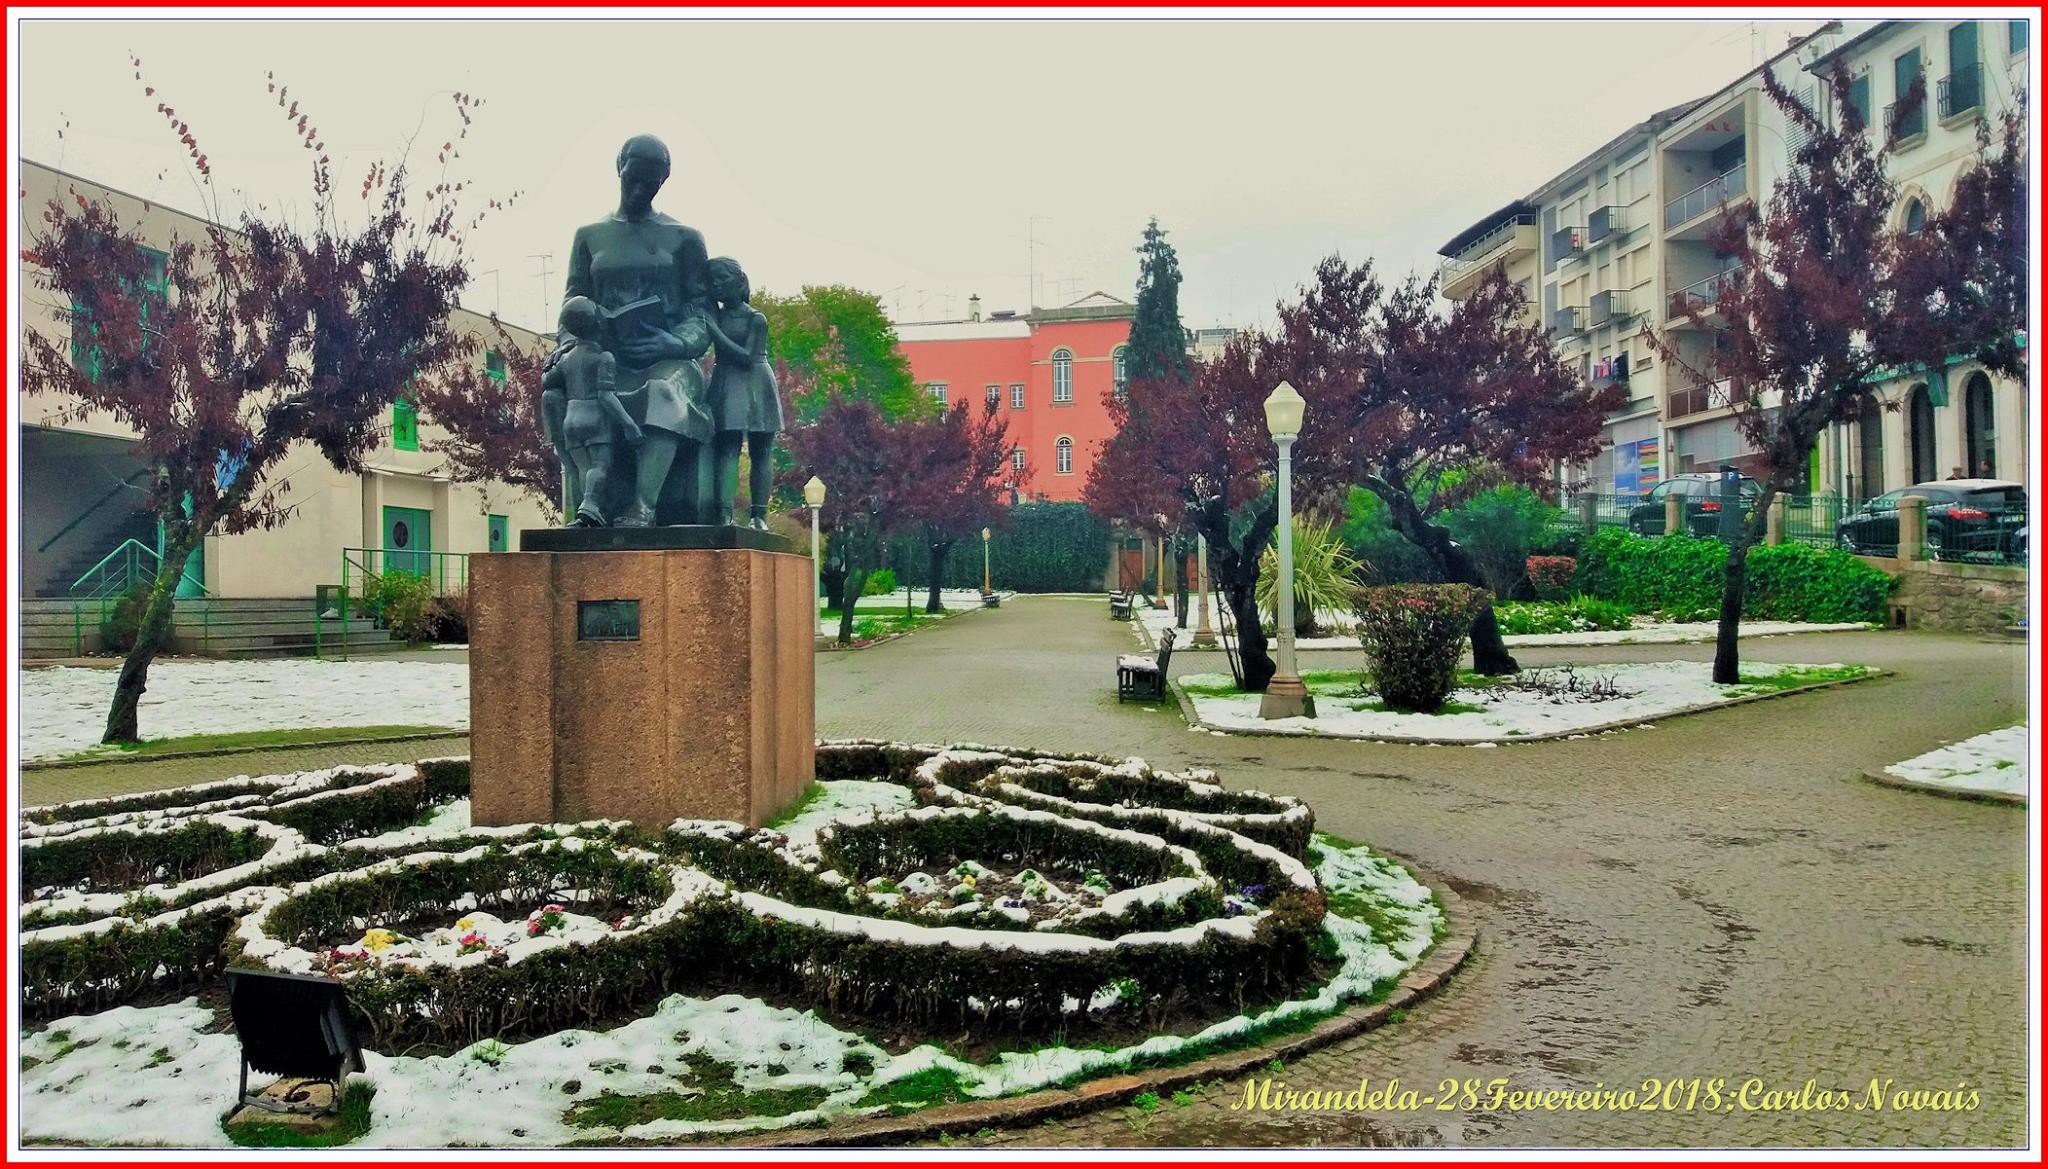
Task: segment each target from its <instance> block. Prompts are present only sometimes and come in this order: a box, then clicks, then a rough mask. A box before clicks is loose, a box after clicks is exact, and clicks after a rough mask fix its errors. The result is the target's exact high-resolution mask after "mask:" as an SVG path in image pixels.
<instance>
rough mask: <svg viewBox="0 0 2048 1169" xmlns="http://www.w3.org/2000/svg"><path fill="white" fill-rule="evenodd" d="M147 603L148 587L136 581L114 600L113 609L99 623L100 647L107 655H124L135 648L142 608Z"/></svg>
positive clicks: (140, 623) (140, 632)
mask: <svg viewBox="0 0 2048 1169" xmlns="http://www.w3.org/2000/svg"><path fill="white" fill-rule="evenodd" d="M148 601H149V586H148V585H147V584H145V583H144V582H142V581H136V582H135V583H134V584H132V585H129V586H128V591H127V592H125V593H122V594H121V595H120V596H119V597H116V598H115V599H114V607H113V608H112V609H110V610H108V611H107V615H106V617H105V618H103V619H102V620H101V621H100V646H101V647H102V648H103V649H105V650H106V651H107V652H108V653H117V654H124V653H127V652H128V651H129V650H131V649H134V648H135V639H136V638H137V637H139V636H141V634H142V608H143V606H144V605H145V604H147V603H148Z"/></svg>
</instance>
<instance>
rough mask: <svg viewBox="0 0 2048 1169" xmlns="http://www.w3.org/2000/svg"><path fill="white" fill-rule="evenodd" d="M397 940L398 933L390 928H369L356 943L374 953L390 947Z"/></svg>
mask: <svg viewBox="0 0 2048 1169" xmlns="http://www.w3.org/2000/svg"><path fill="white" fill-rule="evenodd" d="M397 941H398V935H397V934H394V933H392V932H391V931H390V930H370V931H368V932H366V933H364V934H363V940H362V941H361V942H359V943H357V944H358V945H360V946H362V947H363V949H365V950H368V951H369V952H371V953H372V954H375V953H378V952H380V951H383V950H388V949H390V948H391V947H392V945H393V944H394V943H396V942H397Z"/></svg>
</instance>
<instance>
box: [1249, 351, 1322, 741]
mask: <svg viewBox="0 0 2048 1169" xmlns="http://www.w3.org/2000/svg"><path fill="white" fill-rule="evenodd" d="M1307 405H1308V404H1307V403H1306V402H1304V401H1302V398H1301V395H1300V394H1298V393H1296V392H1295V390H1294V387H1293V386H1290V385H1288V384H1287V383H1286V382H1281V383H1280V384H1279V385H1277V386H1275V387H1273V392H1272V393H1271V394H1268V395H1267V396H1266V430H1267V432H1268V433H1270V434H1271V435H1272V436H1273V441H1274V442H1275V443H1276V444H1278V445H1279V447H1280V491H1279V495H1280V519H1279V524H1278V527H1279V529H1280V575H1279V576H1278V578H1276V580H1275V589H1274V591H1275V592H1277V593H1278V594H1279V596H1280V606H1279V607H1280V615H1279V616H1280V629H1279V633H1280V652H1279V654H1278V657H1277V660H1276V661H1275V663H1274V664H1275V665H1276V666H1277V667H1278V669H1277V671H1276V672H1275V673H1274V674H1273V678H1272V680H1271V681H1269V682H1267V683H1266V693H1265V696H1264V697H1262V698H1260V699H1259V717H1260V718H1314V717H1315V716H1316V701H1315V698H1314V696H1313V695H1311V694H1310V693H1309V692H1308V687H1306V686H1304V685H1302V682H1301V674H1300V673H1299V671H1297V670H1296V669H1295V666H1294V456H1293V452H1294V440H1295V439H1296V438H1297V437H1299V436H1300V434H1301V416H1302V413H1303V411H1304V410H1305V408H1306V407H1307Z"/></svg>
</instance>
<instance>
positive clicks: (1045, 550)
mask: <svg viewBox="0 0 2048 1169" xmlns="http://www.w3.org/2000/svg"><path fill="white" fill-rule="evenodd" d="M1009 516H1010V522H1009V525H1008V526H1007V527H1004V528H1003V529H1001V530H999V531H998V532H996V534H995V538H994V539H992V540H990V541H989V575H990V577H991V581H990V583H991V584H993V585H994V586H995V587H996V588H997V589H999V590H1003V591H1008V592H1019V593H1094V592H1101V591H1102V581H1103V573H1104V571H1105V570H1106V569H1107V568H1108V566H1109V540H1110V530H1109V524H1108V523H1106V522H1105V521H1103V520H1102V519H1101V518H1099V517H1098V516H1096V515H1095V513H1093V512H1091V511H1089V510H1088V508H1087V507H1086V506H1085V505H1083V504H1079V503H1020V504H1018V505H1017V506H1016V507H1013V508H1011V509H1010V512H1009ZM889 564H890V565H891V567H893V568H894V569H895V570H896V580H897V583H898V584H899V586H900V585H903V584H910V585H915V586H918V587H920V588H922V587H927V586H928V585H929V584H930V576H931V573H930V571H929V570H930V566H931V553H930V552H929V551H928V550H927V549H926V547H925V543H924V541H923V540H922V539H918V538H916V537H900V538H898V539H896V540H894V541H892V542H891V544H890V546H889ZM939 587H941V588H949V589H979V588H980V587H981V534H980V533H979V532H976V533H974V534H972V535H970V536H968V537H966V538H964V539H962V540H960V541H959V542H958V543H956V544H954V545H953V549H952V552H951V553H949V554H948V555H947V557H946V568H945V572H944V573H943V574H942V575H941V576H940V578H939Z"/></svg>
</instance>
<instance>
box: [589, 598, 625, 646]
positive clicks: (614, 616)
mask: <svg viewBox="0 0 2048 1169" xmlns="http://www.w3.org/2000/svg"><path fill="white" fill-rule="evenodd" d="M576 640H578V641H639V640H640V602H638V601H578V602H576Z"/></svg>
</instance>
